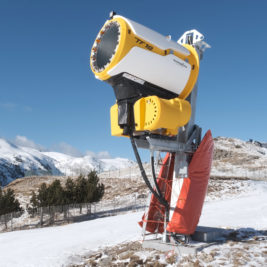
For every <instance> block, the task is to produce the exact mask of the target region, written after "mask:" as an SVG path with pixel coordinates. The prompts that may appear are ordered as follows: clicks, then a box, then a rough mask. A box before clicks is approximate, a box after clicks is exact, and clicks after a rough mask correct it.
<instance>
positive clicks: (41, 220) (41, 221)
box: [40, 207, 43, 226]
mask: <svg viewBox="0 0 267 267" xmlns="http://www.w3.org/2000/svg"><path fill="white" fill-rule="evenodd" d="M42 225H43V207H41V214H40V226H42Z"/></svg>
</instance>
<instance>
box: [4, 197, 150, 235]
mask: <svg viewBox="0 0 267 267" xmlns="http://www.w3.org/2000/svg"><path fill="white" fill-rule="evenodd" d="M145 205H146V201H145V200H144V199H137V198H134V199H132V200H131V201H128V202H127V203H125V201H123V200H119V199H118V200H112V201H101V202H98V203H81V204H70V205H60V206H50V207H40V208H37V209H34V210H31V211H30V212H28V211H25V212H13V213H9V214H4V215H2V216H0V231H13V230H23V229H31V228H38V227H43V226H49V225H61V224H64V223H71V222H79V221H85V220H91V219H96V218H101V217H106V216H113V215H118V214H121V213H125V212H127V211H137V210H142V209H145Z"/></svg>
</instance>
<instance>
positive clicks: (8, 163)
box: [0, 138, 134, 185]
mask: <svg viewBox="0 0 267 267" xmlns="http://www.w3.org/2000/svg"><path fill="white" fill-rule="evenodd" d="M132 164H134V163H133V161H130V160H128V159H124V158H115V159H99V158H95V157H93V156H90V155H88V156H84V157H72V156H69V155H66V154H63V153H58V152H42V151H39V150H36V149H34V148H29V147H24V146H18V145H15V144H13V143H11V142H9V141H7V140H5V139H1V138H0V182H1V183H2V185H6V184H8V183H10V182H11V181H13V180H14V179H17V178H21V177H24V176H31V175H78V174H80V173H83V174H85V173H88V172H89V171H91V170H96V171H108V170H115V169H120V168H126V167H129V166H131V165H132Z"/></svg>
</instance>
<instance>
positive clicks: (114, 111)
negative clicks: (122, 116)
mask: <svg viewBox="0 0 267 267" xmlns="http://www.w3.org/2000/svg"><path fill="white" fill-rule="evenodd" d="M110 124H111V135H113V136H123V135H122V133H123V130H122V129H121V128H120V126H119V125H118V105H117V104H115V105H113V106H112V107H111V108H110Z"/></svg>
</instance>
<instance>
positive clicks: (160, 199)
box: [130, 133, 170, 212]
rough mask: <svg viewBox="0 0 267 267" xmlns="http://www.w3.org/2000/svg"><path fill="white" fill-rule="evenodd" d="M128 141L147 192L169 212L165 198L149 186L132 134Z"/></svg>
mask: <svg viewBox="0 0 267 267" xmlns="http://www.w3.org/2000/svg"><path fill="white" fill-rule="evenodd" d="M130 140H131V144H132V147H133V151H134V154H135V157H136V160H137V163H138V166H139V169H140V171H141V175H142V177H143V179H144V181H145V183H146V185H147V187H148V188H149V190H150V191H151V193H152V194H153V195H154V196H155V197H156V198H157V199H158V201H159V202H160V203H161V204H162V205H163V206H165V212H169V209H170V207H169V203H168V202H167V201H166V199H165V198H163V197H162V195H159V194H158V193H157V192H156V191H155V190H154V189H153V188H152V186H151V184H150V182H149V180H148V178H147V175H146V172H145V170H144V167H143V164H142V161H141V158H140V155H139V153H138V150H137V147H136V144H135V141H134V137H133V135H132V133H131V134H130Z"/></svg>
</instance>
